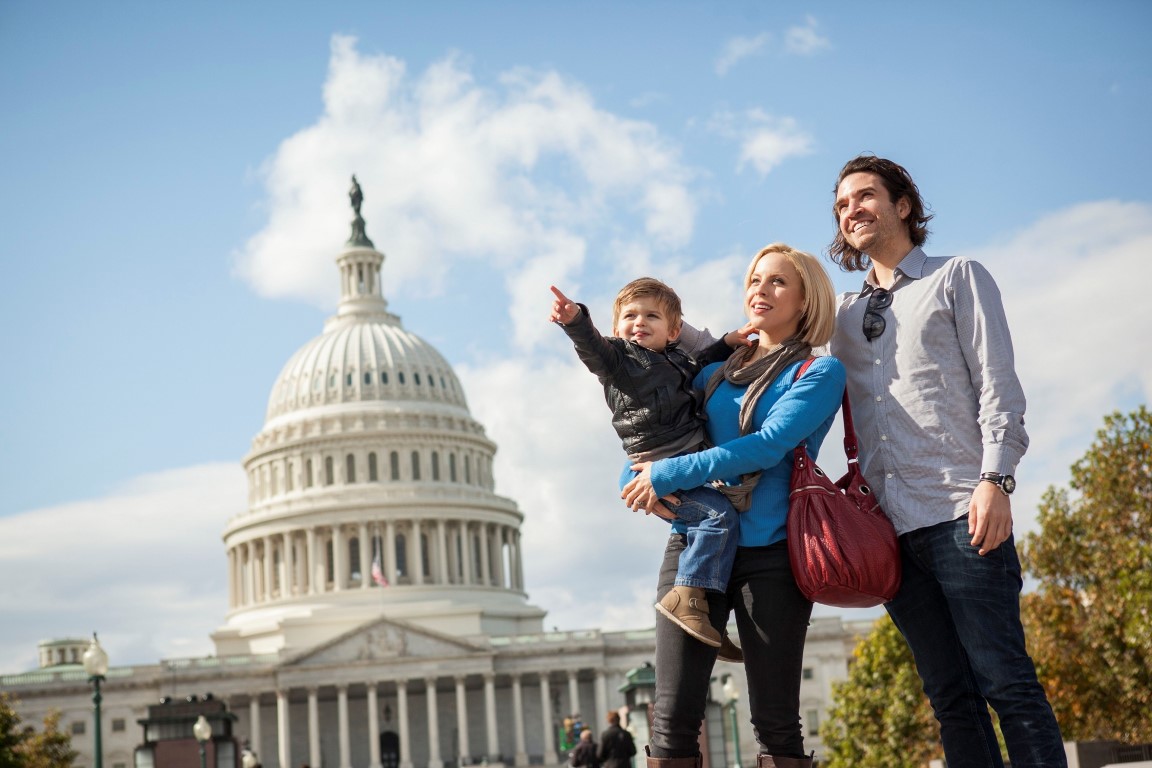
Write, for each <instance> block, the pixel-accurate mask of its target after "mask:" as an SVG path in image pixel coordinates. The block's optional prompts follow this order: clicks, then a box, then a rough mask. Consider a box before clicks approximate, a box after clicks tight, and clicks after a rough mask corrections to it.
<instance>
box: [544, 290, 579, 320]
mask: <svg viewBox="0 0 1152 768" xmlns="http://www.w3.org/2000/svg"><path fill="white" fill-rule="evenodd" d="M551 287H552V294H553V295H554V296H555V297H556V299H555V300H554V301H553V302H552V314H551V315H549V316H548V321H549V322H552V323H560V325H568V324H569V323H571V322H572V321H573V320H575V319H576V318H578V317H580V305H579V304H577V303H576V302H574V301H572V300H571V299H569V298H568V297H567V296H565V295H564V294H563V293H561V292H560V289H559V288H557V287H556V286H554V285H553V286H551Z"/></svg>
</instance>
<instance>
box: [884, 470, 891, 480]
mask: <svg viewBox="0 0 1152 768" xmlns="http://www.w3.org/2000/svg"><path fill="white" fill-rule="evenodd" d="M885 477H887V478H888V479H889V480H891V479H892V473H891V472H889V473H888V474H887V475H885Z"/></svg>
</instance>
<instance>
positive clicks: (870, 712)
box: [820, 615, 943, 768]
mask: <svg viewBox="0 0 1152 768" xmlns="http://www.w3.org/2000/svg"><path fill="white" fill-rule="evenodd" d="M852 656H853V661H852V666H851V668H850V669H849V671H848V679H847V680H845V681H843V682H841V683H837V684H835V685H834V686H833V694H832V695H833V701H834V704H833V707H832V711H831V712H830V713H829V719H828V722H827V723H826V724H825V726H824V727H822V728H821V729H820V735H821V736H822V737H823V739H824V744H825V747H826V754H825V755H824V756H823V757H822V759H821V761H820V765H821V766H825V768H849V767H850V766H851V767H852V768H920V767H921V766H924V765H927V763H928V761H929V760H930V759H932V758H935V757H941V756H942V755H943V750H942V749H941V747H940V739H939V729H938V727H937V725H936V719H935V718H934V717H933V715H932V707H931V705H930V704H929V703H928V699H927V697H926V696H925V695H924V691H923V688H922V687H921V685H920V678H919V676H918V675H917V674H916V664H915V662H914V661H913V659H912V651H910V650H909V649H908V644H907V643H906V642H905V641H904V638H903V637H902V636H901V634H900V631H899V630H897V629H896V625H895V624H893V623H892V620H891V619H889V618H888V616H887V615H885V616H883V617H882V618H880V619H878V620H877V621H876V624H875V626H874V627H873V629H872V631H871V632H870V633H869V634H868V636H867V637H866V638H864V639H863V640H862V641H860V643H859V644H858V645H857V646H856V650H855V651H853V654H852Z"/></svg>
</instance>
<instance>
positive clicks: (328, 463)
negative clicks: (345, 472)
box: [324, 456, 336, 485]
mask: <svg viewBox="0 0 1152 768" xmlns="http://www.w3.org/2000/svg"><path fill="white" fill-rule="evenodd" d="M334 482H336V470H335V468H334V467H333V465H332V457H331V456H325V457H324V485H332V483H334Z"/></svg>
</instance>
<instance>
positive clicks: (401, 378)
mask: <svg viewBox="0 0 1152 768" xmlns="http://www.w3.org/2000/svg"><path fill="white" fill-rule="evenodd" d="M396 375H397V376H398V377H399V378H400V383H401V384H403V383H404V371H396Z"/></svg>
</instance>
